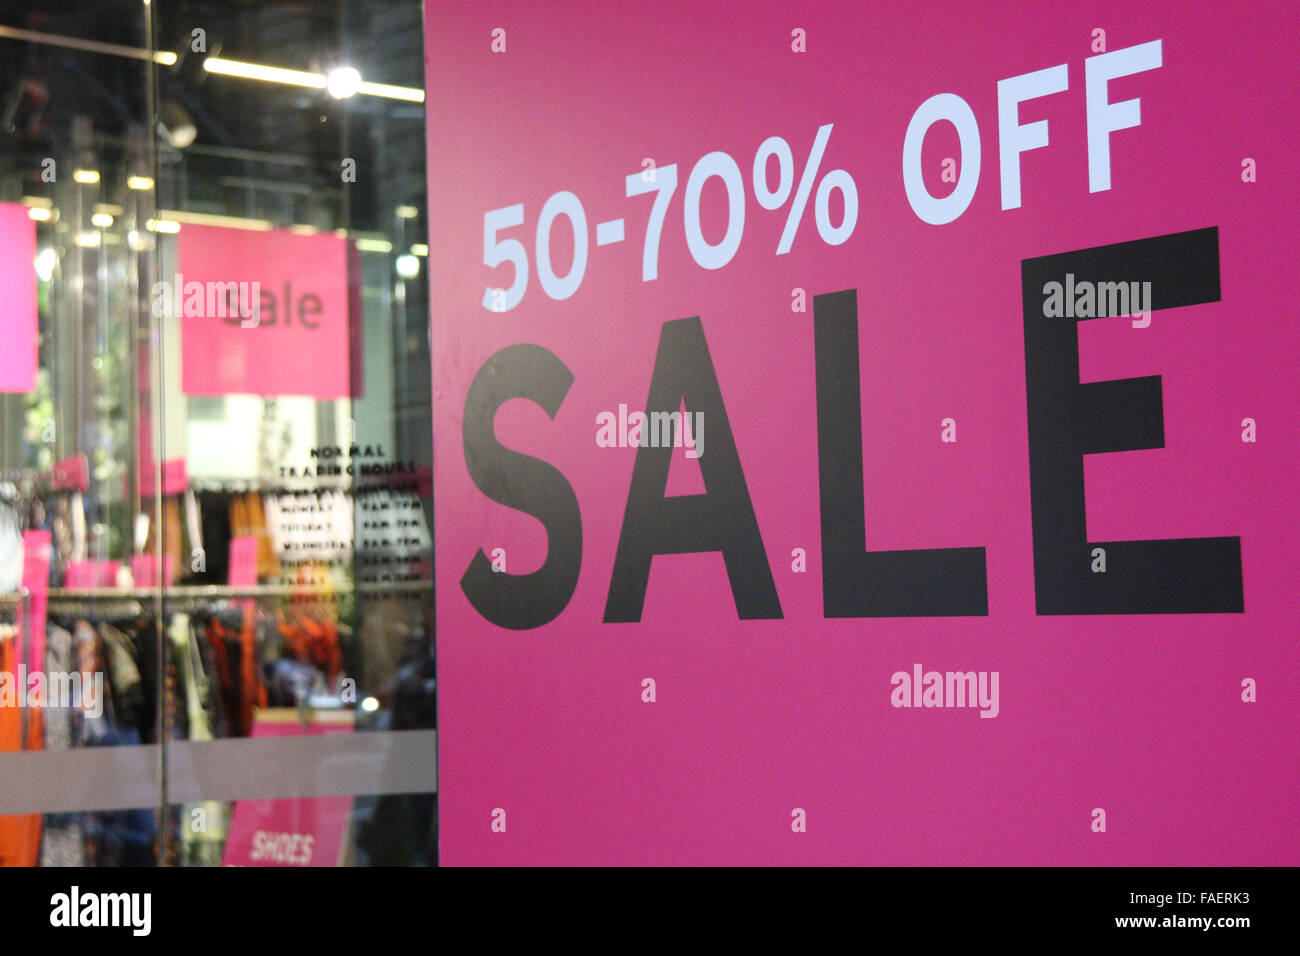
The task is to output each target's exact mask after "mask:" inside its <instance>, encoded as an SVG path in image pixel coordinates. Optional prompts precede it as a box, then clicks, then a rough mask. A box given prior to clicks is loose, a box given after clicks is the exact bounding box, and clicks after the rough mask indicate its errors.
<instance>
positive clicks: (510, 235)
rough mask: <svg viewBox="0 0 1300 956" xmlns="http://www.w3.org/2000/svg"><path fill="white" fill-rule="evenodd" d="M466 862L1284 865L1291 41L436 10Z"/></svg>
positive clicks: (1001, 14)
mask: <svg viewBox="0 0 1300 956" xmlns="http://www.w3.org/2000/svg"><path fill="white" fill-rule="evenodd" d="M425 17H426V31H427V38H426V41H427V42H426V51H427V52H426V57H427V96H428V102H427V112H428V125H429V129H430V131H431V133H430V138H429V156H428V159H429V163H428V166H429V176H430V197H429V207H430V229H429V234H430V256H429V260H428V261H429V268H430V291H431V312H432V320H431V321H432V341H433V380H434V447H435V454H434V468H435V488H436V494H435V496H434V501H435V509H436V526H437V529H438V534H437V538H436V560H435V566H436V585H437V596H436V600H437V614H438V655H439V661H438V663H439V708H440V713H439V751H440V753H439V779H440V788H441V792H440V815H441V833H442V836H441V840H442V848H441V852H442V859H443V861H444V862H447V863H451V864H457V863H470V862H491V863H502V864H526V863H547V864H555V863H561V864H564V863H575V864H576V863H600V864H631V863H647V864H670V863H690V864H712V863H740V864H790V863H794V864H842V863H873V864H975V865H984V864H1046V865H1055V864H1084V865H1193V864H1195V865H1230V864H1239V865H1254V864H1295V863H1297V862H1300V827H1297V823H1296V820H1297V818H1298V817H1300V796H1298V794H1300V791H1298V790H1297V789H1296V787H1295V786H1294V775H1295V772H1294V768H1295V767H1296V765H1297V760H1298V759H1300V744H1298V743H1297V739H1298V735H1297V731H1298V730H1300V716H1297V711H1296V709H1295V707H1294V706H1293V705H1292V704H1291V703H1290V701H1292V700H1293V698H1294V693H1293V689H1294V688H1295V687H1296V686H1300V657H1297V654H1296V651H1295V641H1296V637H1297V630H1296V626H1295V623H1294V617H1295V615H1294V607H1295V584H1294V582H1295V580H1296V578H1297V576H1298V575H1300V557H1298V556H1297V550H1296V547H1295V541H1296V540H1297V534H1298V533H1300V527H1297V524H1298V519H1297V510H1296V508H1295V507H1294V501H1293V499H1294V495H1295V491H1296V481H1295V478H1294V476H1293V466H1294V459H1295V452H1294V449H1295V448H1296V446H1297V442H1300V433H1298V432H1300V428H1298V427H1297V418H1296V416H1295V414H1294V411H1293V406H1294V397H1295V385H1294V376H1295V369H1296V367H1297V362H1298V361H1300V329H1298V328H1297V325H1296V323H1295V322H1294V312H1295V293H1294V290H1293V289H1292V288H1291V276H1292V273H1293V271H1294V264H1295V262H1296V258H1297V252H1300V241H1298V239H1297V236H1300V232H1298V231H1297V229H1296V225H1295V222H1294V216H1295V214H1296V210H1297V208H1298V205H1297V200H1298V199H1300V186H1297V181H1296V178H1295V176H1294V175H1293V174H1292V173H1291V172H1290V171H1289V169H1288V166H1287V164H1288V163H1289V162H1290V161H1291V157H1293V156H1294V155H1296V154H1297V150H1300V133H1297V130H1296V127H1295V125H1294V124H1293V123H1292V122H1290V117H1291V115H1292V114H1293V112H1294V110H1293V108H1292V105H1291V103H1290V99H1289V92H1288V91H1289V90H1291V89H1293V88H1294V87H1295V85H1296V79H1297V77H1296V73H1297V67H1296V60H1295V56H1294V37H1295V36H1296V35H1297V27H1300V14H1298V13H1297V9H1296V8H1295V7H1294V6H1293V5H1291V4H1285V3H1264V4H1257V5H1254V6H1252V7H1250V8H1249V10H1248V11H1247V10H1244V9H1243V8H1242V7H1240V6H1239V5H1234V4H1230V3H1205V4H1195V5H1192V6H1189V5H1187V4H1174V3H1148V4H1123V3H1088V4H1078V3H1065V2H1050V3H1022V2H1015V3H997V4H994V3H969V4H945V5H917V4H908V3H901V2H891V3H875V4H871V5H869V7H867V6H864V5H862V4H858V3H849V2H826V3H819V4H815V5H791V4H785V3H774V2H766V0H759V2H754V0H746V2H734V3H711V4H696V3H690V4H687V3H680V4H678V3H664V4H656V5H653V6H651V7H645V8H641V7H631V8H629V7H627V6H626V5H609V4H603V3H595V2H586V3H573V4H566V5H562V6H554V5H547V6H546V7H545V8H542V7H540V6H539V5H536V4H525V3H507V2H500V0H491V2H483V3H432V2H430V3H428V4H426V11H425Z"/></svg>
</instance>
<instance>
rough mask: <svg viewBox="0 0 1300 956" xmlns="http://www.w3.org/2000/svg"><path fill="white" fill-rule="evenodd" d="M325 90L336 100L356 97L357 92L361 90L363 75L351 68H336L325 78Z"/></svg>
mask: <svg viewBox="0 0 1300 956" xmlns="http://www.w3.org/2000/svg"><path fill="white" fill-rule="evenodd" d="M325 89H327V90H329V94H330V96H332V97H334V98H335V99H336V100H346V99H347V98H348V97H349V96H356V95H357V90H359V89H361V74H360V73H358V72H357V71H356V70H354V69H353V68H352V67H350V66H338V67H335V68H334V69H332V70H330V72H329V76H327V77H326V78H325Z"/></svg>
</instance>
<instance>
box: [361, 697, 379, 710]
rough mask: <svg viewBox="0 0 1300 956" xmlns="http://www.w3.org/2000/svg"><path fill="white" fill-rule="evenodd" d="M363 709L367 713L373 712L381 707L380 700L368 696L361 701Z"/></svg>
mask: <svg viewBox="0 0 1300 956" xmlns="http://www.w3.org/2000/svg"><path fill="white" fill-rule="evenodd" d="M361 709H362V710H364V711H366V712H367V713H373V712H374V711H376V710H378V709H379V701H378V700H376V699H375V698H374V697H366V698H363V699H362V701H361Z"/></svg>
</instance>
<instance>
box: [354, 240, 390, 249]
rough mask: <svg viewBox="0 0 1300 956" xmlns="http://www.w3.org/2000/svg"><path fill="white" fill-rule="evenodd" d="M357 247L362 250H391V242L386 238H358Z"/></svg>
mask: <svg viewBox="0 0 1300 956" xmlns="http://www.w3.org/2000/svg"><path fill="white" fill-rule="evenodd" d="M357 248H358V249H360V250H361V251H362V252H392V251H393V244H392V243H391V242H389V241H388V240H387V239H365V238H362V239H358V240H357Z"/></svg>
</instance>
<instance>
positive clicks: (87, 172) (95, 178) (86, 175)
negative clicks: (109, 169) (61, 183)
mask: <svg viewBox="0 0 1300 956" xmlns="http://www.w3.org/2000/svg"><path fill="white" fill-rule="evenodd" d="M72 178H73V180H75V181H76V182H79V183H81V184H82V185H83V186H93V185H94V184H95V183H97V182H99V170H98V169H77V170H74V171H73V173H72Z"/></svg>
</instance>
